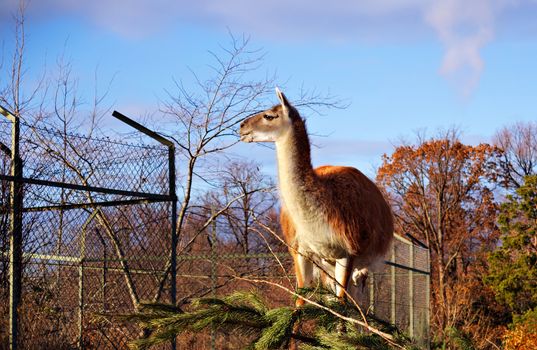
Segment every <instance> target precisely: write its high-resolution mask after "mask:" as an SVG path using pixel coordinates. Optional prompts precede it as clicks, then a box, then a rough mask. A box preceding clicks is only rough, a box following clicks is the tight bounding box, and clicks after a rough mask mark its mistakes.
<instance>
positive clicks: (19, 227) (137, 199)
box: [0, 110, 429, 349]
mask: <svg viewBox="0 0 537 350" xmlns="http://www.w3.org/2000/svg"><path fill="white" fill-rule="evenodd" d="M0 111H3V112H6V113H7V111H5V110H0ZM6 113H2V114H4V115H6ZM7 114H8V115H9V113H7ZM114 115H115V116H116V117H117V118H118V119H120V120H122V121H124V122H125V123H127V124H128V125H130V126H133V127H135V128H136V129H137V130H138V131H139V132H141V133H142V134H141V135H142V136H144V137H146V138H147V142H144V143H137V144H130V143H127V142H124V141H117V140H112V139H109V138H99V137H96V136H95V135H94V134H88V135H75V134H72V133H68V132H66V131H65V130H62V129H61V128H58V127H55V128H47V127H43V126H36V125H28V124H25V123H24V122H22V121H20V120H16V119H14V118H13V117H12V116H11V117H10V118H11V120H7V119H6V120H4V121H2V122H0V148H1V153H0V199H1V203H0V204H1V205H0V349H3V348H6V349H7V348H17V347H18V348H20V349H74V348H79V349H81V348H89V349H124V348H126V347H127V342H128V341H130V340H133V339H135V338H137V337H139V336H143V334H144V331H143V330H142V329H140V328H138V327H136V326H135V325H133V324H129V323H122V322H119V321H117V320H116V319H110V318H108V317H103V316H102V315H105V314H108V315H109V314H122V313H130V312H133V311H134V310H136V307H137V305H138V304H139V303H140V302H142V301H153V302H166V303H170V302H172V303H174V302H177V303H178V304H179V305H182V302H183V301H185V300H188V299H189V298H191V297H199V296H207V295H225V294H228V293H230V292H231V291H236V290H240V289H243V290H244V289H255V290H257V291H258V292H259V293H260V294H261V295H262V296H264V297H265V299H266V300H267V301H268V302H269V304H270V305H272V306H277V305H289V304H290V303H291V298H290V296H289V294H288V293H286V292H285V291H282V290H281V289H280V288H277V287H275V285H274V284H279V285H282V286H285V287H287V288H289V289H294V285H295V282H294V279H293V276H292V259H291V258H290V257H289V255H288V254H287V252H286V247H285V246H284V245H282V244H278V241H277V240H275V241H271V242H268V241H267V239H268V238H266V237H264V238H262V240H263V242H265V243H267V244H265V245H264V248H263V249H257V248H256V249H254V250H251V251H244V249H243V250H239V249H237V246H233V245H232V244H230V242H229V240H230V239H229V238H225V237H224V236H223V235H221V234H220V232H219V230H220V228H219V226H218V225H220V224H222V222H221V221H219V220H216V221H215V222H214V225H209V226H208V227H207V228H206V230H205V231H204V234H203V235H200V236H199V237H197V238H196V239H194V238H191V237H189V236H188V235H187V234H185V235H184V237H183V236H182V237H181V238H182V239H183V240H186V241H189V240H192V241H196V240H197V241H202V242H203V243H200V244H198V245H196V244H194V245H192V246H193V248H191V249H190V250H189V251H188V253H186V252H184V251H180V252H179V254H177V253H176V247H177V243H178V242H177V237H176V224H177V223H176V220H177V213H176V205H177V203H176V196H175V165H174V149H173V144H172V143H171V142H169V141H167V140H166V139H164V138H162V137H160V136H159V135H157V134H155V133H153V132H152V131H150V130H148V129H146V128H144V127H142V126H141V125H139V124H136V123H135V122H133V121H131V120H130V119H128V118H126V117H124V116H122V115H121V114H119V113H115V114H114ZM6 116H7V115H6ZM17 201H20V202H19V203H18V202H17ZM222 221H223V220H222ZM185 225H186V226H185V227H186V228H185V230H186V231H188V227H187V226H188V225H190V223H189V222H188V221H187V222H186V223H185ZM179 243H180V244H179V245H180V246H181V242H179ZM269 243H270V244H269ZM244 247H246V248H248V244H246V245H245V246H243V248H244ZM17 252H20V253H21V254H19V255H18V254H17ZM428 268H429V261H428V251H427V249H425V247H422V246H419V245H416V244H413V243H412V242H411V241H409V240H407V239H405V238H402V237H400V236H397V239H396V240H395V243H394V245H393V249H392V251H391V253H390V256H389V257H388V261H387V262H386V263H385V265H384V268H383V270H382V271H381V272H377V273H375V274H373V275H372V276H371V275H370V278H369V280H368V281H369V284H368V286H367V287H366V288H365V289H364V290H360V291H359V293H357V295H358V296H359V300H360V303H361V305H362V306H363V308H364V310H367V311H368V312H372V313H374V314H375V315H376V316H377V317H379V318H381V319H384V320H386V321H388V322H391V323H393V324H396V325H397V326H398V327H399V328H400V329H402V330H403V331H405V332H407V333H408V334H409V335H410V336H412V337H414V338H416V339H417V340H418V341H419V342H420V344H422V345H423V346H426V345H427V344H428V334H429V332H428V320H429V315H428V310H429V309H428V305H429V301H428V297H429V272H428ZM18 269H19V270H18ZM18 271H20V272H18ZM18 275H19V276H21V279H20V280H18V279H17V278H18V277H17V276H18ZM260 281H263V282H260ZM244 342H245V337H244V336H242V335H238V334H226V333H219V334H215V333H212V334H201V335H200V334H184V335H182V336H181V337H179V338H178V339H177V344H176V347H177V348H180V349H183V348H184V349H237V348H241V347H242V345H244ZM174 346H175V345H174V344H170V345H169V347H174Z"/></svg>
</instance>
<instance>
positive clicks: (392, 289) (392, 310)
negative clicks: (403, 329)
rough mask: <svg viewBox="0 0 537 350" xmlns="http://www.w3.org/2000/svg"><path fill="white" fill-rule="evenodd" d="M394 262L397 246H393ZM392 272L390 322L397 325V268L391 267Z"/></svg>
mask: <svg viewBox="0 0 537 350" xmlns="http://www.w3.org/2000/svg"><path fill="white" fill-rule="evenodd" d="M392 261H393V262H395V244H392ZM390 270H391V271H390V272H391V274H390V275H391V296H390V299H391V300H390V301H391V302H390V306H391V309H390V321H391V323H392V324H395V321H396V320H395V316H396V315H395V306H396V304H395V266H393V265H392V266H390Z"/></svg>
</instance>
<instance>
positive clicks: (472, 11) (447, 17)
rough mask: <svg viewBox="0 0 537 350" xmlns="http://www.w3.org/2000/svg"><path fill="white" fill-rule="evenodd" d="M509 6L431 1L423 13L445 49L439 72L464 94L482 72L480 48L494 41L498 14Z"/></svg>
mask: <svg viewBox="0 0 537 350" xmlns="http://www.w3.org/2000/svg"><path fill="white" fill-rule="evenodd" d="M512 4H513V1H509V0H472V1H465V0H444V1H434V2H432V5H431V6H430V7H429V8H428V9H427V10H426V12H425V19H426V21H427V22H428V23H429V24H430V25H431V26H432V27H433V28H434V30H435V31H436V33H437V34H438V37H439V39H440V41H441V42H442V44H443V45H444V47H445V50H446V51H445V54H444V58H443V62H442V65H441V68H440V72H441V74H442V75H444V76H446V77H447V78H448V79H450V80H452V81H453V82H454V83H455V84H456V85H457V86H458V87H459V88H460V89H461V91H462V92H463V94H464V95H466V96H467V95H469V94H470V93H471V92H472V91H473V90H474V89H475V87H476V86H477V84H478V82H479V78H480V75H481V73H482V71H483V69H484V62H483V58H482V56H481V49H482V48H483V47H484V46H485V45H486V44H487V43H489V42H490V41H491V40H492V39H493V38H494V29H495V21H496V19H497V17H498V16H499V14H500V13H501V11H502V10H504V9H505V8H506V7H507V6H509V5H512Z"/></svg>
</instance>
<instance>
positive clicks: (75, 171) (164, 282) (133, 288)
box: [0, 109, 176, 349]
mask: <svg viewBox="0 0 537 350" xmlns="http://www.w3.org/2000/svg"><path fill="white" fill-rule="evenodd" d="M2 112H4V113H2V114H4V115H5V116H6V117H8V118H9V119H10V120H3V121H2V122H1V123H0V142H1V148H2V155H1V158H0V167H1V170H2V172H1V174H0V180H1V193H0V195H1V199H2V202H1V212H0V225H1V227H0V276H1V279H0V280H1V281H2V282H1V285H0V314H1V317H0V322H1V324H0V348H7V347H8V346H9V347H10V348H21V349H48V348H50V349H52V348H54V349H71V348H83V347H88V348H95V349H97V348H98V349H101V348H112V349H114V348H125V347H126V342H127V341H128V340H129V339H133V338H136V337H137V336H139V335H140V329H137V327H135V326H133V325H122V324H112V323H110V321H108V320H107V319H106V318H103V317H100V316H99V315H101V314H108V313H125V312H132V311H133V310H134V309H135V308H136V306H137V305H138V303H139V302H140V301H142V300H153V301H163V302H173V301H175V300H174V299H175V298H174V295H175V288H173V287H174V286H175V278H174V277H175V273H174V272H175V266H172V265H174V262H175V259H172V257H175V254H174V253H173V252H174V248H173V244H172V242H174V239H173V236H174V234H175V230H174V225H175V217H176V215H175V210H174V208H175V204H176V199H175V185H174V181H175V180H174V173H175V170H174V169H173V164H174V160H173V157H174V150H173V146H172V144H171V142H166V140H163V139H162V138H161V137H159V136H158V135H156V134H153V133H152V132H151V131H150V130H147V129H145V128H143V127H142V126H140V125H138V124H136V123H134V122H132V121H130V120H128V118H126V117H124V116H121V115H120V114H118V113H116V116H117V117H119V118H122V120H124V121H126V122H128V124H130V125H131V126H134V127H136V128H137V129H138V131H141V132H142V133H145V134H146V135H145V136H151V137H154V138H155V140H151V139H150V138H148V140H149V141H150V143H148V144H130V143H126V142H121V141H114V140H111V139H108V138H98V137H95V135H92V134H88V135H75V134H70V133H67V132H65V131H64V130H62V129H61V128H59V127H50V128H47V127H44V126H36V125H29V124H26V123H24V122H22V121H20V120H19V119H18V118H15V117H14V116H13V115H11V114H10V113H9V112H7V111H5V110H3V109H2ZM151 141H152V142H151ZM8 145H9V146H8Z"/></svg>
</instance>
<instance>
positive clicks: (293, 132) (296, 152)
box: [276, 121, 316, 209]
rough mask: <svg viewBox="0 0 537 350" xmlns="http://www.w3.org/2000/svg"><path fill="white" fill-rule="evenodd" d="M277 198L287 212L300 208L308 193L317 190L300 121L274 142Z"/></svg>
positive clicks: (304, 129)
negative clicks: (279, 198) (276, 160)
mask: <svg viewBox="0 0 537 350" xmlns="http://www.w3.org/2000/svg"><path fill="white" fill-rule="evenodd" d="M276 154H277V157H278V176H279V186H280V195H281V196H282V199H283V201H284V203H285V205H286V206H287V207H289V209H298V208H296V207H295V206H297V205H298V206H300V207H303V206H304V204H305V203H306V202H308V200H307V195H308V193H313V192H314V191H315V187H316V183H315V182H316V176H315V173H314V172H313V168H312V166H311V155H310V143H309V138H308V134H307V131H306V127H305V125H304V123H303V122H302V121H295V122H294V123H293V127H292V128H291V129H290V130H289V131H288V132H287V134H285V135H284V136H282V137H281V139H280V140H278V141H277V142H276Z"/></svg>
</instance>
